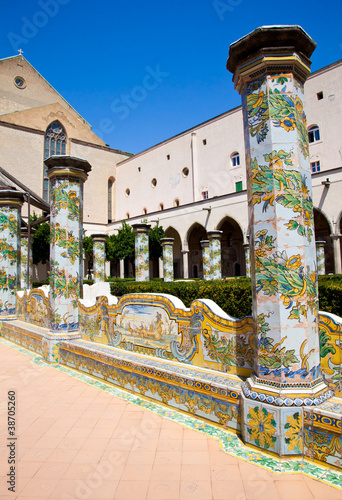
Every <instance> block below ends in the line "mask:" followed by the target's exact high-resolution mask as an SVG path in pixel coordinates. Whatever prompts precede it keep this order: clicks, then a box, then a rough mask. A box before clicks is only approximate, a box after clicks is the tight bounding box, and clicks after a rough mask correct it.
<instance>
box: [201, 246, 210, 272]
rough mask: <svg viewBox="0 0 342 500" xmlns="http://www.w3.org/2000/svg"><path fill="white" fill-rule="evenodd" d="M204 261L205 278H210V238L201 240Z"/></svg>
mask: <svg viewBox="0 0 342 500" xmlns="http://www.w3.org/2000/svg"><path fill="white" fill-rule="evenodd" d="M200 243H201V247H202V261H203V279H204V280H210V276H211V273H210V250H209V240H201V242H200Z"/></svg>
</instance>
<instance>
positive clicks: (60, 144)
mask: <svg viewBox="0 0 342 500" xmlns="http://www.w3.org/2000/svg"><path fill="white" fill-rule="evenodd" d="M65 146H66V133H65V130H64V128H63V127H62V125H61V124H60V123H59V122H53V123H51V124H50V125H49V126H48V128H47V130H46V132H45V141H44V160H46V158H49V156H53V155H65ZM46 172H47V168H46V166H45V165H44V185H43V198H44V200H45V201H49V192H50V182H49V179H48V178H47V175H46Z"/></svg>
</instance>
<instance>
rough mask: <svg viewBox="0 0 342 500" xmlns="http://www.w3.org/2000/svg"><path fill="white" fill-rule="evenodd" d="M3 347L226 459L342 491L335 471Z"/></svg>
mask: <svg viewBox="0 0 342 500" xmlns="http://www.w3.org/2000/svg"><path fill="white" fill-rule="evenodd" d="M1 343H3V344H5V345H7V346H9V347H11V348H13V349H16V350H18V351H20V352H22V353H24V354H26V355H28V356H30V357H31V358H32V362H33V363H34V364H37V365H43V366H49V367H50V369H52V370H58V371H61V372H63V373H65V374H67V375H69V376H71V377H74V378H76V379H78V380H80V381H82V382H84V383H87V384H90V385H92V386H93V387H96V388H98V389H100V390H103V391H106V392H108V393H109V394H112V395H114V396H115V397H118V398H121V399H124V400H125V401H127V402H129V403H132V404H135V405H137V406H140V407H141V408H144V409H147V410H149V411H152V412H154V413H156V414H158V415H160V416H162V417H164V418H167V419H170V420H173V421H175V422H178V423H179V424H182V425H184V426H186V427H189V428H191V429H194V430H197V431H198V432H201V433H203V434H206V435H208V436H211V437H212V438H214V439H217V440H219V441H220V443H221V447H222V449H223V451H224V452H226V453H229V454H230V455H232V456H234V457H236V458H240V459H242V460H246V461H248V462H250V463H252V464H254V465H258V466H260V467H263V468H265V469H267V470H270V471H272V472H274V473H279V474H287V473H288V474H296V473H298V474H305V475H307V476H308V477H311V478H313V479H317V480H319V481H322V482H324V483H326V484H328V485H331V486H335V487H336V488H339V489H341V490H342V472H339V471H338V470H336V469H328V468H326V467H324V466H322V465H320V464H317V463H312V462H310V461H307V460H305V459H304V460H303V459H300V458H292V459H289V458H287V459H286V460H281V459H278V458H276V457H274V456H272V455H268V454H267V453H265V452H262V451H259V450H257V449H252V448H251V447H249V446H246V445H244V444H243V443H242V441H241V439H240V438H239V437H238V436H237V435H236V434H233V433H231V432H230V431H227V430H224V429H220V428H218V427H217V426H216V425H213V424H210V423H209V422H204V421H203V420H201V419H198V418H196V417H194V416H191V415H189V414H185V413H181V412H179V411H177V410H174V409H171V408H168V407H166V406H164V405H160V404H157V403H154V402H151V401H149V400H147V399H144V398H143V397H141V396H140V395H137V394H132V393H130V392H125V391H123V390H122V389H120V388H118V387H114V386H113V385H111V384H109V383H106V382H103V381H99V380H96V379H94V378H92V377H90V376H88V375H85V374H82V373H79V372H77V371H75V370H71V369H70V368H67V367H65V366H63V365H48V364H47V363H46V362H45V361H44V360H43V359H42V358H41V357H40V356H39V355H37V354H33V353H31V352H29V351H27V350H26V349H24V348H23V347H21V346H18V345H15V344H13V343H11V342H8V341H7V340H5V339H4V338H0V344H1Z"/></svg>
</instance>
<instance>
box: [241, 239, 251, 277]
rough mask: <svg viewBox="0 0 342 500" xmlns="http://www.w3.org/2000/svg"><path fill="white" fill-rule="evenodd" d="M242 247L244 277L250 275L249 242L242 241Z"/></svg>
mask: <svg viewBox="0 0 342 500" xmlns="http://www.w3.org/2000/svg"><path fill="white" fill-rule="evenodd" d="M243 249H244V251H245V265H246V278H250V277H251V256H250V250H249V243H244V245H243Z"/></svg>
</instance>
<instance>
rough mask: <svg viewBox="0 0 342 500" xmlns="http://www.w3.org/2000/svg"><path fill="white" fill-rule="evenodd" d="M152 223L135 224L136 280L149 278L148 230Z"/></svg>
mask: <svg viewBox="0 0 342 500" xmlns="http://www.w3.org/2000/svg"><path fill="white" fill-rule="evenodd" d="M150 227H151V226H150V224H133V226H132V228H133V231H134V234H135V280H136V281H148V280H149V251H148V232H149V229H150Z"/></svg>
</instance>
